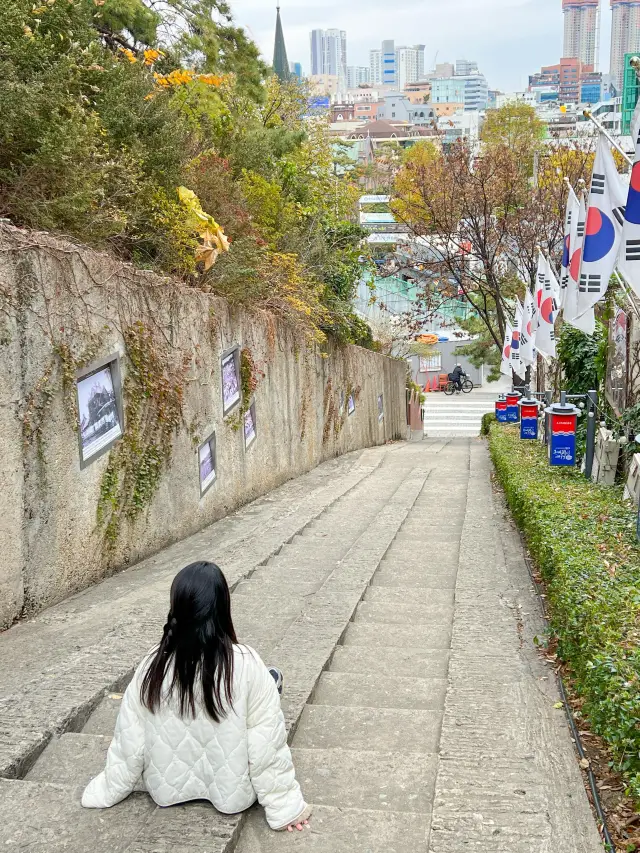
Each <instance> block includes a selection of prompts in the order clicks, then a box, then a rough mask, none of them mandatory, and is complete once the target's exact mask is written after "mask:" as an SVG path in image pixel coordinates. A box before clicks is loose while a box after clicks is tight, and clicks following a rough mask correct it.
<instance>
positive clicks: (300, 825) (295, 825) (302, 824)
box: [287, 820, 309, 832]
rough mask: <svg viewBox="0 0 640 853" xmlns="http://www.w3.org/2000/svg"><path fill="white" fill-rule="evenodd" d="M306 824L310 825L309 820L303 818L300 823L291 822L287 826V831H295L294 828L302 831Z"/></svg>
mask: <svg viewBox="0 0 640 853" xmlns="http://www.w3.org/2000/svg"><path fill="white" fill-rule="evenodd" d="M305 826H309V821H308V820H301V821H300V823H290V824H289V826H288V827H287V832H293V830H294V828H295V829H297V830H298V831H299V832H302V830H303V829H304V828H305Z"/></svg>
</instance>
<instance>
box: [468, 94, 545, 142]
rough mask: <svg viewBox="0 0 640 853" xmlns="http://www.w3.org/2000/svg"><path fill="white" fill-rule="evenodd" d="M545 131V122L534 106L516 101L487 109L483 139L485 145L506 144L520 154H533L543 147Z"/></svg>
mask: <svg viewBox="0 0 640 853" xmlns="http://www.w3.org/2000/svg"><path fill="white" fill-rule="evenodd" d="M545 132H546V129H545V124H544V122H543V121H541V120H540V119H539V118H538V116H537V114H536V111H535V110H534V108H533V107H531V106H529V104H524V103H522V102H517V101H516V102H512V103H508V104H505V106H504V107H500V109H496V110H488V111H487V116H486V119H485V122H484V124H483V126H482V135H481V139H482V141H483V142H484V143H485V145H506V146H508V147H509V148H512V149H513V150H515V151H518V152H519V153H520V154H522V153H526V154H529V155H532V154H533V153H534V152H535V151H540V150H541V149H542V145H541V143H542V140H543V139H544V136H545Z"/></svg>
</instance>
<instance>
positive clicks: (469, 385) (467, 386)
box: [444, 376, 473, 397]
mask: <svg viewBox="0 0 640 853" xmlns="http://www.w3.org/2000/svg"><path fill="white" fill-rule="evenodd" d="M460 384H461V385H462V387H461V388H457V387H456V383H455V382H452V381H451V380H449V381H448V382H447V385H446V388H445V389H444V393H445V394H446V395H447V396H448V397H450V396H451V395H452V394H453V392H454V391H455V392H456V394H459V393H460V391H462V393H463V394H470V393H471V391H473V382H472V381H471V379H469V377H468V376H466V377H465V378H464V379H463V380H462V382H461V383H460Z"/></svg>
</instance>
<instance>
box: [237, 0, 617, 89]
mask: <svg viewBox="0 0 640 853" xmlns="http://www.w3.org/2000/svg"><path fill="white" fill-rule="evenodd" d="M232 12H233V13H234V15H235V19H236V21H237V23H238V24H239V25H241V26H244V27H246V29H247V31H248V33H249V35H250V36H251V37H252V38H254V40H255V41H256V42H257V44H258V46H259V47H260V49H261V51H262V53H263V55H264V57H265V58H266V59H267V61H269V62H270V60H271V54H272V50H273V32H274V20H275V5H274V6H273V7H272V6H271V5H270V4H269V5H267V4H265V3H264V0H232ZM281 14H282V22H283V27H284V33H285V39H286V43H287V52H288V55H289V59H290V60H291V61H292V62H300V63H302V67H303V69H304V71H305V73H309V71H310V67H309V66H310V60H309V34H310V32H311V31H312V30H313V29H325V30H327V29H340V30H344V31H346V34H347V45H348V65H350V66H367V67H368V66H369V52H370V51H371V50H372V49H375V48H378V47H379V46H380V43H381V42H382V41H383V40H384V39H393V40H394V41H395V43H396V44H397V45H412V44H415V42H416V41H420V42H422V43H424V44H426V50H425V67H426V69H427V70H428V69H429V68H431V67H432V66H433V64H434V60H435V58H436V54H437V61H438V62H443V61H451V62H455V60H456V59H457V58H459V57H463V56H467V57H471V58H473V59H475V60H476V61H477V62H478V64H479V66H480V67H481V68H482V70H483V71H484V73H485V75H486V77H487V79H488V81H489V84H490V86H492V87H493V88H498V89H501V90H503V91H514V90H523V89H525V88H526V86H527V82H528V75H529V74H530V73H531V71H532V70H533V69H535V68H540V67H541V66H544V65H551V64H554V63H556V62H557V61H558V58H559V57H560V56H561V55H562V50H563V37H564V28H563V15H562V6H561V0H537V2H532V0H529V2H526V3H524V4H522V3H521V2H519V0H482V3H481V4H478V3H477V2H476V3H473V2H472V0H452V2H450V3H449V4H447V5H446V7H445V6H443V5H442V4H439V3H438V2H436V0H398V2H397V3H396V4H395V5H394V7H393V8H390V7H389V5H388V4H382V3H381V2H380V0H368V2H367V3H366V4H365V3H364V2H363V0H353V2H352V3H351V4H350V5H349V7H345V5H344V3H340V4H339V3H338V2H337V0H327V2H326V3H325V4H324V5H323V6H320V5H315V6H309V4H308V2H305V0H289V2H287V0H285V2H284V3H283V4H281ZM498 21H499V22H500V26H496V24H497V22H498ZM610 31H611V10H610V7H609V0H603V2H602V20H601V38H600V68H601V69H602V70H603V71H606V70H608V66H609V48H610ZM525 34H526V38H525Z"/></svg>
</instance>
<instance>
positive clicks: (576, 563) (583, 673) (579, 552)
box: [489, 424, 640, 800]
mask: <svg viewBox="0 0 640 853" xmlns="http://www.w3.org/2000/svg"><path fill="white" fill-rule="evenodd" d="M489 446H490V450H491V457H492V459H493V462H494V465H495V467H496V471H497V473H498V477H499V479H500V482H501V483H502V486H503V488H504V490H505V493H506V497H507V501H508V503H509V506H510V508H511V511H512V513H513V515H514V517H515V519H516V521H517V523H518V524H519V526H520V528H521V529H522V531H523V533H524V535H525V537H526V541H527V544H528V546H529V548H530V550H531V554H532V556H533V558H534V560H535V563H536V565H537V567H538V569H539V570H540V572H541V574H542V576H543V577H544V579H545V581H546V582H547V585H548V590H547V592H548V602H549V612H550V617H551V623H552V629H553V631H554V633H555V634H556V635H557V638H558V643H559V647H558V651H559V654H560V656H561V657H562V658H563V659H564V660H565V661H566V662H567V663H568V664H569V666H570V668H571V672H572V676H573V678H574V681H575V688H576V690H577V692H578V693H579V695H580V696H582V697H583V699H584V705H583V709H582V712H583V714H584V715H585V716H586V717H587V719H588V720H589V721H590V725H591V727H592V730H593V731H594V732H596V733H597V734H599V735H601V736H602V737H603V738H604V739H605V740H606V742H607V743H608V744H609V746H610V747H611V751H612V754H613V756H614V759H615V761H616V765H617V768H618V769H619V770H621V771H622V773H623V775H624V777H625V779H626V781H627V784H628V787H629V793H630V794H631V795H632V796H633V797H634V798H635V799H636V800H640V548H639V547H638V544H637V542H636V537H635V523H636V513H635V510H634V509H632V508H630V507H629V505H628V504H625V503H623V501H622V491H621V489H620V488H618V487H603V486H596V485H594V484H592V483H589V482H587V481H586V480H585V479H584V476H582V475H581V474H580V473H579V472H578V471H575V470H566V469H560V468H550V467H549V464H548V462H547V457H546V453H545V448H544V447H542V446H541V445H540V444H539V443H538V442H533V441H530V442H525V441H521V440H520V438H519V436H518V431H517V429H516V428H514V427H505V426H502V425H500V424H493V425H492V426H491V428H490V433H489Z"/></svg>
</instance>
